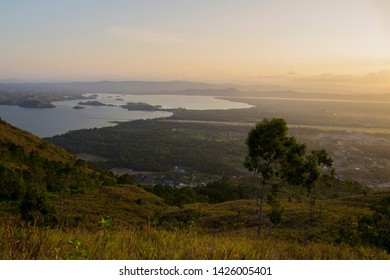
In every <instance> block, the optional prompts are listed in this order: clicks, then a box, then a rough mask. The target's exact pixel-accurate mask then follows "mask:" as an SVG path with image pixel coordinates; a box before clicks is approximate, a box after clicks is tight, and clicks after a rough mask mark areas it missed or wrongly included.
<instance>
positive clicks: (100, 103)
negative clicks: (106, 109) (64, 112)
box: [78, 100, 115, 106]
mask: <svg viewBox="0 0 390 280" xmlns="http://www.w3.org/2000/svg"><path fill="white" fill-rule="evenodd" d="M78 104H79V105H87V106H115V105H112V104H104V103H102V102H99V101H96V100H95V101H86V102H79V103H78Z"/></svg>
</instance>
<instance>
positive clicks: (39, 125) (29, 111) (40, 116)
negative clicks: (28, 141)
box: [0, 94, 252, 137]
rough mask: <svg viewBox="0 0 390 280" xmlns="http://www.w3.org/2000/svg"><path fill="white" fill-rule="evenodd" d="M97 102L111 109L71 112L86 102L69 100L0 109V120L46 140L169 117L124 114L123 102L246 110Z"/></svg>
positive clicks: (156, 98) (180, 99)
mask: <svg viewBox="0 0 390 280" xmlns="http://www.w3.org/2000/svg"><path fill="white" fill-rule="evenodd" d="M96 95H97V98H95V99H91V101H99V102H101V103H104V104H112V105H115V106H87V105H82V106H83V107H85V109H80V110H75V109H73V106H76V105H78V103H79V102H81V101H82V102H85V101H88V100H85V99H84V100H70V101H58V102H53V105H55V106H56V108H44V109H38V108H21V107H18V106H7V105H0V118H2V119H4V120H5V121H7V122H9V123H11V124H12V125H14V126H17V127H19V128H22V129H24V130H27V131H30V132H32V133H34V134H35V135H37V136H40V137H50V136H54V135H58V134H63V133H66V132H68V131H70V130H77V129H83V128H95V127H96V128H101V127H106V126H114V125H116V123H113V122H120V121H132V120H139V119H155V118H162V117H169V116H171V115H172V113H170V112H165V111H153V112H149V111H128V110H127V109H123V108H121V107H118V106H119V105H125V104H126V103H127V102H144V103H148V104H150V105H160V106H161V107H162V108H163V109H173V108H185V109H193V110H210V109H225V110H226V109H236V108H250V107H252V106H251V105H248V104H246V103H239V102H231V101H227V100H222V99H216V98H214V97H211V96H178V95H124V94H96ZM86 96H87V95H86Z"/></svg>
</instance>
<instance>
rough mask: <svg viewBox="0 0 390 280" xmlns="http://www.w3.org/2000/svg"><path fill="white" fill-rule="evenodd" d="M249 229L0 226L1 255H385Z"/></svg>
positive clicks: (97, 257) (100, 257) (109, 257)
mask: <svg viewBox="0 0 390 280" xmlns="http://www.w3.org/2000/svg"><path fill="white" fill-rule="evenodd" d="M252 233H253V230H240V231H237V232H226V233H218V234H199V233H197V232H196V231H195V230H194V229H191V228H188V229H187V230H183V231H178V232H172V231H167V230H161V229H156V228H153V227H145V228H143V229H121V230H115V231H112V232H110V231H108V230H107V229H101V230H98V231H94V232H91V231H88V230H85V229H73V230H67V231H62V230H59V229H42V228H38V227H27V226H22V227H21V226H14V225H9V224H8V225H7V224H3V225H2V226H0V259H14V260H17V259H23V260H28V259H93V260H114V259H134V260H139V259H144V260H151V259H191V260H195V259H203V260H204V259H206V260H209V259H230V260H241V259H276V260H288V259H390V255H389V254H388V253H386V252H385V251H382V250H379V249H376V248H372V247H363V246H358V247H351V246H347V245H334V244H331V243H306V244H304V243H300V242H294V241H283V240H278V239H276V238H266V239H263V240H257V239H256V238H254V237H253V236H252Z"/></svg>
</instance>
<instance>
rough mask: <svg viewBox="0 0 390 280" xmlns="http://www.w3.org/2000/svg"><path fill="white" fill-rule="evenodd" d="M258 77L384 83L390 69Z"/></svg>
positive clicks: (387, 81) (388, 78) (305, 80)
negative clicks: (354, 72)
mask: <svg viewBox="0 0 390 280" xmlns="http://www.w3.org/2000/svg"><path fill="white" fill-rule="evenodd" d="M256 77H257V78H259V79H275V80H295V81H304V82H324V83H367V84H382V83H389V82H390V71H389V70H381V71H378V72H370V73H367V74H365V75H361V76H357V75H350V74H335V73H331V72H330V73H322V74H320V75H299V74H297V73H295V72H289V73H287V74H281V75H259V76H256Z"/></svg>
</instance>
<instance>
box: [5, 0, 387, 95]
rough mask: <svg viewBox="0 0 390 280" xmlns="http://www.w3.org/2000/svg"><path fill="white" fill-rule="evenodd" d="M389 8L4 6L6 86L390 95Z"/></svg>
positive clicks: (204, 3) (359, 1)
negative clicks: (152, 83) (178, 84)
mask: <svg viewBox="0 0 390 280" xmlns="http://www.w3.org/2000/svg"><path fill="white" fill-rule="evenodd" d="M389 15H390V1H389V0H234V1H233V0H164V1H162V0H137V1H136V0H127V1H125V0H115V1H109V0H67V1H57V0H34V1H32V0H18V1H15V0H0V36H1V41H0V42H1V44H0V80H6V79H24V80H30V81H38V80H39V81H94V80H158V81H163V80H191V81H205V82H216V83H243V84H272V85H281V86H283V87H288V88H291V89H302V90H317V91H322V92H324V91H333V92H337V91H347V92H375V93H376V92H379V93H384V92H388V93H390V16H389Z"/></svg>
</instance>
